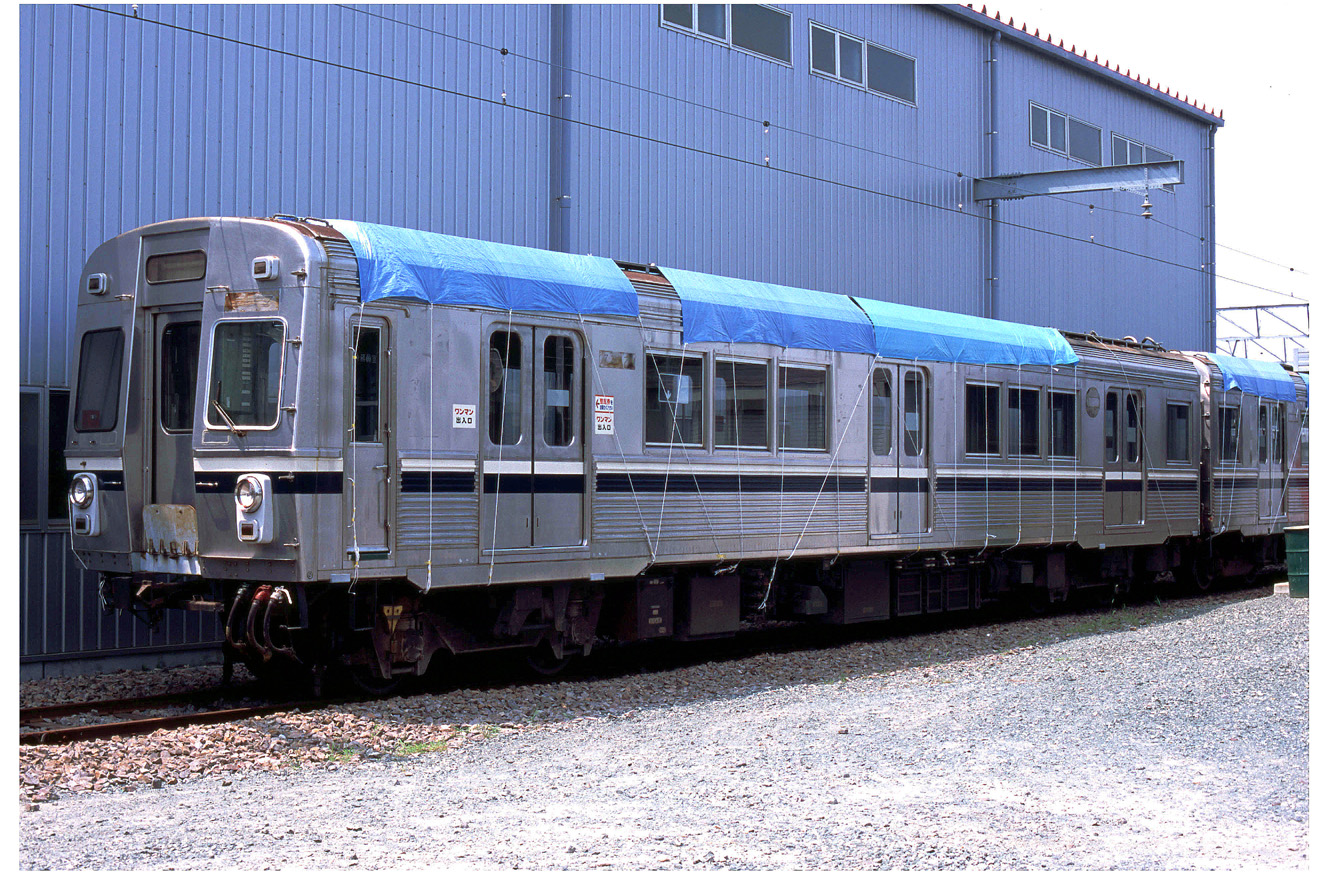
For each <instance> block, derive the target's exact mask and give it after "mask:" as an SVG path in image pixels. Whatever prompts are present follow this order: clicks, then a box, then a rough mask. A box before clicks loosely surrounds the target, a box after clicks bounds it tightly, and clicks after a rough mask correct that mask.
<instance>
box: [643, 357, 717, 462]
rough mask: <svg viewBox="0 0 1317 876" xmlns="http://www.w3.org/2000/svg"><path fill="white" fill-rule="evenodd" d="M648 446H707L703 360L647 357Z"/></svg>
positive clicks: (646, 421) (646, 429)
mask: <svg viewBox="0 0 1317 876" xmlns="http://www.w3.org/2000/svg"><path fill="white" fill-rule="evenodd" d="M645 363H646V364H645V443H646V444H677V445H682V446H685V447H702V446H703V445H704V359H702V358H698V357H687V356H664V355H661V354H656V353H650V354H648V355H647V356H646V357H645Z"/></svg>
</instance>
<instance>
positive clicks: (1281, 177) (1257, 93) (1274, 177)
mask: <svg viewBox="0 0 1317 876" xmlns="http://www.w3.org/2000/svg"><path fill="white" fill-rule="evenodd" d="M980 5H982V0H980ZM998 10H1000V12H1001V14H1002V19H1003V20H1006V18H1007V17H1008V16H1014V18H1015V22H1016V24H1017V25H1018V24H1020V23H1021V21H1023V22H1027V23H1028V27H1029V31H1030V32H1031V33H1032V32H1033V29H1034V28H1035V27H1037V28H1039V29H1040V30H1041V32H1042V33H1044V34H1046V33H1048V32H1050V33H1052V34H1054V35H1056V36H1057V37H1059V38H1062V39H1064V40H1065V42H1066V44H1067V45H1069V44H1070V43H1072V42H1073V43H1075V45H1076V48H1077V50H1080V51H1083V50H1084V49H1087V50H1088V53H1089V56H1090V57H1092V55H1093V54H1094V53H1095V52H1096V53H1097V55H1098V56H1099V57H1101V58H1103V59H1107V58H1110V59H1111V61H1112V62H1113V64H1116V63H1118V64H1120V65H1121V67H1122V68H1124V67H1131V68H1133V70H1134V72H1135V73H1136V74H1142V75H1143V76H1145V77H1149V76H1150V77H1151V78H1152V80H1153V82H1161V83H1162V84H1163V85H1169V86H1170V88H1171V90H1172V92H1174V91H1179V92H1180V93H1181V94H1186V93H1187V94H1188V95H1190V96H1191V97H1192V98H1194V99H1196V100H1197V101H1198V102H1199V103H1200V104H1205V105H1207V106H1209V107H1212V108H1215V109H1217V110H1220V111H1224V113H1225V125H1224V126H1223V127H1222V128H1220V129H1219V130H1218V131H1217V134H1216V190H1217V198H1216V232H1217V234H1216V236H1217V244H1218V246H1217V306H1218V307H1227V306H1237V305H1258V304H1266V305H1270V304H1286V303H1295V298H1294V297H1290V296H1298V297H1299V298H1301V299H1302V300H1303V301H1309V300H1311V298H1312V296H1313V291H1314V289H1315V288H1317V239H1315V236H1317V209H1315V208H1314V207H1313V205H1312V203H1311V202H1312V200H1313V199H1312V198H1311V196H1310V195H1305V193H1304V189H1303V185H1304V184H1303V182H1302V180H1303V179H1304V175H1303V170H1302V168H1303V161H1304V160H1305V159H1307V158H1309V156H1311V155H1313V154H1314V152H1317V149H1315V148H1314V147H1315V146H1317V140H1315V139H1314V135H1317V125H1315V124H1314V121H1313V120H1314V116H1317V72H1314V70H1317V65H1314V63H1313V62H1314V60H1317V49H1314V47H1313V36H1314V32H1315V31H1317V13H1315V12H1314V9H1313V6H1312V5H1311V4H1308V3H1286V4H1281V3H1277V2H1273V0H1262V2H1253V3H1249V4H1242V3H1220V2H1211V0H1208V2H1201V3H1184V2H1180V3H1172V2H1167V0H1145V2H1128V0H1105V2H1102V3H1091V2H1090V3H1078V2H1057V0H1052V2H1042V3H1028V2H1016V0H1003V2H1002V3H1001V4H1000V5H995V6H994V5H993V4H991V3H989V4H988V12H989V14H994V13H995V12H996V11H998ZM1291 161H1295V162H1297V163H1296V164H1294V165H1291V164H1290V162H1291ZM1271 263H1275V264H1271ZM1245 283H1247V284H1252V285H1251V286H1249V285H1244V284H1245ZM1256 286H1260V287H1263V289H1266V290H1274V291H1270V292H1268V291H1263V289H1258V288H1253V287H1256ZM1278 293H1286V294H1278Z"/></svg>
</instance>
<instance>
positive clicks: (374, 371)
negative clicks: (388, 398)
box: [352, 326, 380, 444]
mask: <svg viewBox="0 0 1317 876" xmlns="http://www.w3.org/2000/svg"><path fill="white" fill-rule="evenodd" d="M355 333H356V344H354V345H353V354H354V355H355V357H356V364H355V365H354V370H355V371H356V377H355V384H356V388H355V390H354V396H355V400H356V419H355V420H354V421H353V434H352V440H353V441H356V442H358V443H360V444H375V443H378V442H379V440H380V330H379V329H378V328H375V327H373V326H357V327H356V332H355Z"/></svg>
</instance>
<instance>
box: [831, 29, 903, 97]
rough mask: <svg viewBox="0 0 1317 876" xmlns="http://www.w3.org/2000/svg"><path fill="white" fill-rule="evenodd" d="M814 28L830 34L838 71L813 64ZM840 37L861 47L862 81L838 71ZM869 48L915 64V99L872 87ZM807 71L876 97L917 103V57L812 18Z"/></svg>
mask: <svg viewBox="0 0 1317 876" xmlns="http://www.w3.org/2000/svg"><path fill="white" fill-rule="evenodd" d="M815 29H818V30H821V31H824V32H826V33H830V34H832V52H833V55H832V56H833V60H834V61H835V62H836V67H837V70H838V71H839V72H837V73H829V72H828V71H826V70H820V69H818V68H817V67H816V66H814V30H815ZM842 37H845V38H846V39H848V40H852V41H853V42H857V43H859V44H860V47H861V49H862V54H861V57H860V69H861V79H862V81H860V82H856V81H855V80H854V79H847V78H846V77H845V76H842V75H841V73H840V70H841V40H842ZM871 48H873V49H878V50H880V51H883V52H887V53H888V54H891V55H896V56H898V57H901V58H908V59H909V60H910V62H911V63H912V64H914V65H915V100H914V101H909V100H906V99H905V98H904V97H898V96H896V95H895V94H891V93H889V92H886V91H879V90H878V89H876V88H874V87H873V85H872V84H871V83H870V81H869V79H870V76H869V49H871ZM809 72H810V73H812V74H814V75H816V76H821V77H823V78H824V79H828V80H831V81H832V82H839V83H841V84H842V85H849V86H850V87H851V88H857V89H859V90H860V91H863V92H866V93H868V94H873V95H876V96H878V97H882V98H886V99H887V100H894V101H896V102H897V103H899V104H904V105H905V106H910V107H915V106H918V105H919V104H918V100H919V59H918V58H916V57H915V56H914V55H908V54H906V53H905V52H898V51H897V50H896V49H893V48H889V47H887V46H883V45H879V44H878V43H875V42H873V41H872V40H866V39H862V38H861V37H858V36H856V35H855V34H853V33H847V32H846V31H844V30H838V29H837V28H835V27H829V26H828V25H826V24H823V23H822V22H818V21H814V20H813V19H810V22H809Z"/></svg>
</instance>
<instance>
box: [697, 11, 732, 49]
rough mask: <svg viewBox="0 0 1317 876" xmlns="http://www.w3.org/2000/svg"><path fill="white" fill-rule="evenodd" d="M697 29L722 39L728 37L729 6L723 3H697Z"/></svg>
mask: <svg viewBox="0 0 1317 876" xmlns="http://www.w3.org/2000/svg"><path fill="white" fill-rule="evenodd" d="M695 29H696V30H698V31H699V32H700V33H703V34H708V35H709V36H711V37H717V38H718V39H720V40H725V39H727V7H726V6H724V5H723V4H722V3H697V4H695Z"/></svg>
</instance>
